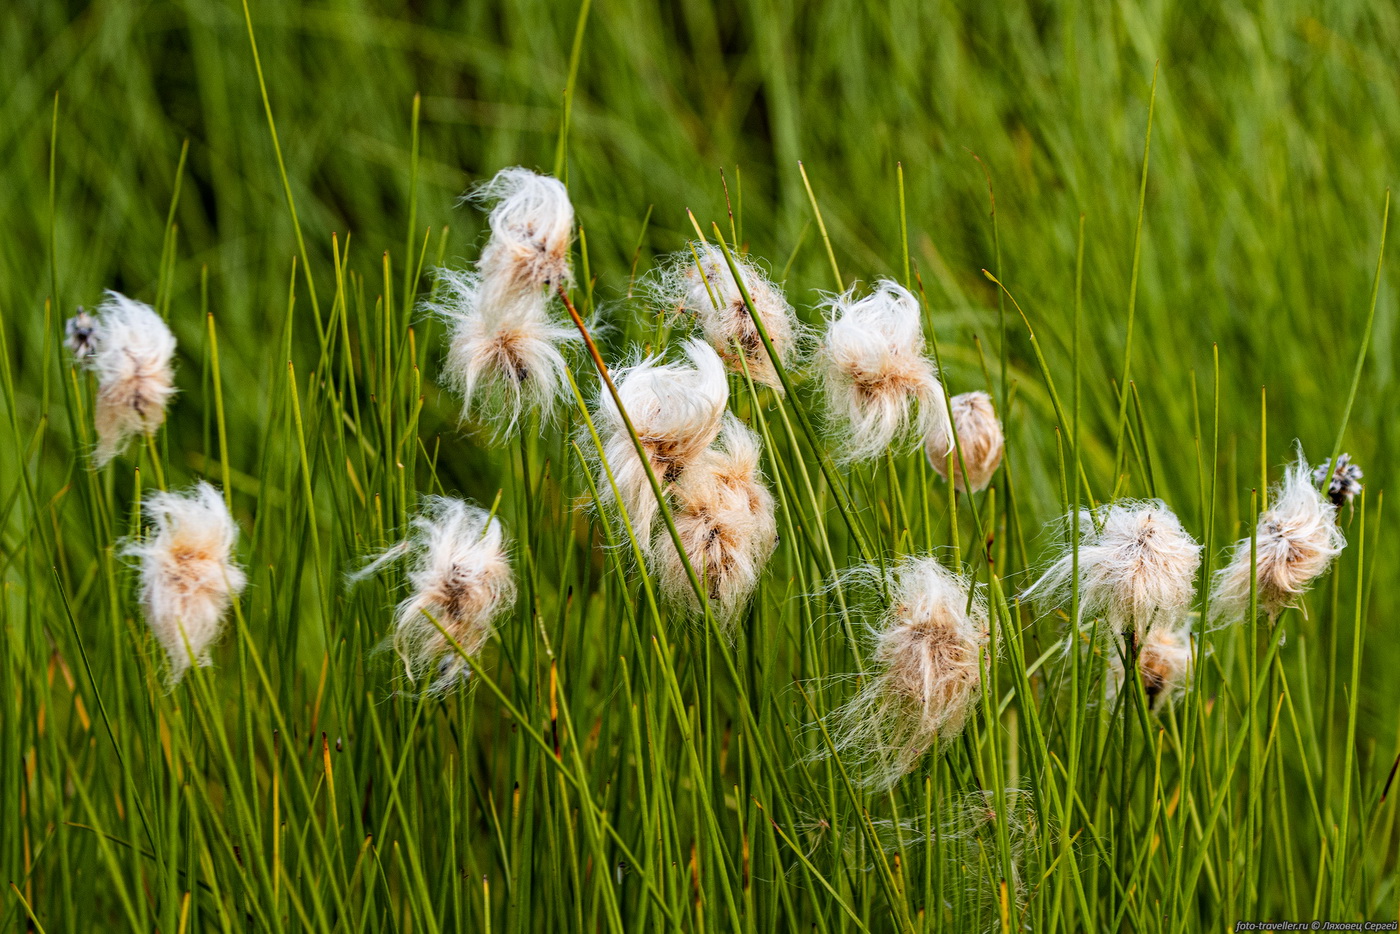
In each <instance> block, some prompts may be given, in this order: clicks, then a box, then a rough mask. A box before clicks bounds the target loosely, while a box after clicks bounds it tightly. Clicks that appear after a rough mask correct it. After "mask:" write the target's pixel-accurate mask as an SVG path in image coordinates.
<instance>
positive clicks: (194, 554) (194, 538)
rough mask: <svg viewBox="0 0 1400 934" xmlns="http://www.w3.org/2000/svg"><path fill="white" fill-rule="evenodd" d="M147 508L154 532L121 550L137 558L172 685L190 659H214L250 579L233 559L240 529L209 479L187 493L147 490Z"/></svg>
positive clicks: (144, 603)
mask: <svg viewBox="0 0 1400 934" xmlns="http://www.w3.org/2000/svg"><path fill="white" fill-rule="evenodd" d="M144 509H145V512H146V518H147V519H149V520H150V522H151V531H150V534H149V535H148V536H147V537H146V538H145V539H144V540H142V541H133V542H129V543H128V544H127V545H126V546H125V547H124V549H123V551H124V553H125V554H128V555H131V556H133V557H136V558H138V559H139V560H140V565H141V605H142V607H143V609H144V610H145V614H146V622H147V623H149V624H150V627H151V632H153V633H154V634H155V637H156V640H157V641H158V642H160V644H161V648H163V649H165V653H166V655H167V656H169V659H170V674H169V680H170V683H171V684H175V683H177V682H178V681H179V680H180V679H181V678H182V677H184V674H185V672H186V671H187V670H188V669H189V667H190V665H191V664H196V665H208V664H209V650H210V648H211V647H212V646H213V644H214V642H215V641H216V640H217V639H218V638H219V633H220V631H221V630H222V629H223V621H224V614H225V613H226V612H227V610H228V607H229V603H230V602H231V601H232V599H233V597H234V596H235V595H237V594H239V593H242V591H243V588H244V586H245V585H246V584H247V578H246V577H245V576H244V574H243V571H242V569H240V568H239V567H238V565H237V564H235V563H234V560H233V546H234V544H235V543H236V542H237V541H238V526H237V524H236V523H235V522H234V521H233V516H231V515H230V514H229V511H228V507H227V506H226V505H225V504H224V500H223V497H222V496H221V495H220V494H219V491H218V490H216V489H214V488H213V487H212V486H210V485H209V484H207V483H204V482H200V483H197V484H195V486H194V488H193V489H191V490H190V491H189V492H187V493H165V492H154V493H149V494H147V496H146V501H145V504H144Z"/></svg>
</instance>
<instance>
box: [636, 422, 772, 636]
mask: <svg viewBox="0 0 1400 934" xmlns="http://www.w3.org/2000/svg"><path fill="white" fill-rule="evenodd" d="M760 452H761V445H760V442H759V439H758V435H756V434H754V432H753V431H752V430H750V429H749V428H748V427H746V426H745V425H744V424H743V423H742V422H740V421H739V420H738V419H737V418H735V417H733V416H732V415H731V416H728V417H727V418H726V419H725V426H724V433H723V435H722V436H721V438H720V442H719V445H718V446H717V447H714V448H711V449H710V450H708V451H705V452H704V453H703V454H701V455H700V457H699V458H697V459H696V461H695V462H694V463H693V464H691V465H689V466H688V467H686V469H685V470H684V471H683V472H682V473H681V475H680V477H679V478H678V479H677V480H676V482H675V484H674V486H673V487H672V498H673V502H674V506H673V519H674V521H675V524H676V531H677V532H678V533H679V534H680V539H681V543H682V545H683V546H684V547H685V553H686V557H687V558H688V559H689V561H690V564H691V567H692V568H693V569H694V570H695V573H696V574H697V575H698V576H699V578H700V582H701V584H702V585H703V586H705V587H706V588H707V589H708V594H707V596H708V598H709V602H710V608H711V612H713V613H714V615H715V618H716V619H717V620H718V621H719V622H720V623H721V624H722V625H726V626H728V625H733V623H734V622H735V620H736V618H737V616H738V614H739V612H740V611H741V610H742V609H743V608H744V606H745V605H746V604H747V603H748V600H749V597H750V596H751V595H752V594H753V591H754V588H755V587H756V586H757V585H758V580H759V578H760V577H761V576H762V574H763V568H764V566H765V565H766V564H767V563H768V558H769V557H770V556H771V555H772V553H773V548H774V546H775V545H776V543H777V540H778V525H777V519H776V518H775V516H774V503H773V494H772V493H770V492H769V491H768V487H767V486H765V485H764V483H763V478H762V476H761V474H760V473H759V457H760ZM650 558H651V564H652V566H653V571H654V573H655V575H656V578H657V582H658V583H659V584H660V587H661V591H662V593H663V594H665V595H666V596H667V597H668V598H670V599H671V600H673V601H675V602H678V603H682V604H684V605H686V606H688V607H690V608H691V609H692V610H696V611H698V610H699V608H700V607H699V603H698V601H697V600H696V597H695V590H694V588H693V587H692V586H691V584H690V579H689V577H688V576H687V575H686V572H685V566H684V565H683V564H682V563H681V560H680V555H679V554H678V553H677V551H676V547H675V543H674V541H673V540H672V539H671V534H670V531H669V530H668V529H666V528H664V527H662V526H658V527H657V529H656V531H655V533H654V535H653V539H652V545H651V551H650Z"/></svg>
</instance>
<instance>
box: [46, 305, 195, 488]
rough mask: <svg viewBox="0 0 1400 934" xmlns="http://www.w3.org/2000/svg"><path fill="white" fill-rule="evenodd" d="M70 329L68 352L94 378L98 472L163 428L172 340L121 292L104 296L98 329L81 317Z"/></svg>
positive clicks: (170, 388) (156, 319)
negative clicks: (136, 438) (130, 446)
mask: <svg viewBox="0 0 1400 934" xmlns="http://www.w3.org/2000/svg"><path fill="white" fill-rule="evenodd" d="M83 319H87V320H83ZM70 324H72V325H73V327H72V328H71V329H70V331H69V345H70V347H71V348H72V349H73V351H74V354H75V355H76V356H77V357H78V359H79V360H80V361H82V363H83V365H84V366H86V367H88V369H90V370H92V371H93V372H94V373H95V374H97V406H96V412H95V417H94V423H95V425H96V428H97V450H96V451H95V452H94V459H95V460H96V462H97V465H98V466H99V467H100V466H103V465H105V464H107V463H109V462H110V461H111V460H112V458H114V457H116V456H117V455H118V454H120V453H121V452H122V451H123V450H124V449H125V448H126V445H127V442H128V441H129V440H130V439H131V438H132V437H133V436H135V435H151V434H154V433H155V432H156V430H157V429H159V428H160V426H161V425H163V424H164V423H165V407H166V405H167V404H168V403H169V402H170V397H171V396H173V395H174V394H175V382H174V380H175V375H174V371H173V369H172V367H171V358H172V357H174V356H175V335H174V334H171V333H170V328H169V327H167V326H166V323H165V322H164V321H163V320H162V319H161V317H160V315H158V314H156V312H155V309H153V308H151V306H149V305H146V304H143V303H141V302H138V301H134V300H132V299H130V298H127V297H126V296H125V295H122V294H121V293H120V292H110V291H109V292H108V293H107V295H106V297H105V298H104V299H103V300H102V304H101V305H99V306H98V308H97V320H96V323H93V322H92V319H91V316H88V315H86V314H82V313H80V314H79V315H78V316H77V317H76V318H74V319H73V322H70ZM85 328H86V329H87V333H86V334H84V333H83V330H84V329H85Z"/></svg>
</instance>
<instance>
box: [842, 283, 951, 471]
mask: <svg viewBox="0 0 1400 934" xmlns="http://www.w3.org/2000/svg"><path fill="white" fill-rule="evenodd" d="M826 305H827V326H826V334H825V335H824V337H823V338H822V341H821V345H820V347H819V348H818V351H817V372H818V375H819V377H820V380H821V385H822V389H823V391H824V394H825V398H826V409H827V423H828V427H829V428H830V430H831V433H832V442H831V448H832V451H833V452H834V453H835V455H836V457H837V459H838V460H840V461H843V462H847V463H849V462H855V461H862V460H868V459H870V458H872V457H877V456H879V455H881V454H883V453H884V452H885V451H887V450H890V449H900V448H904V447H907V446H909V445H910V444H912V443H913V442H914V441H915V440H919V441H922V440H924V439H926V438H929V437H931V436H933V435H935V434H938V433H941V434H942V435H944V436H945V437H951V436H950V435H949V434H948V428H947V418H948V413H947V409H946V404H945V402H944V396H943V387H942V385H941V384H940V383H939V381H938V372H937V370H936V369H935V368H934V365H933V361H932V360H930V359H929V358H928V357H927V356H925V354H924V333H923V324H922V321H921V319H920V312H919V302H918V300H917V299H915V298H914V296H913V295H912V294H911V293H910V292H909V290H908V289H906V288H904V287H903V286H901V285H899V284H898V283H896V282H894V281H892V280H889V279H882V280H881V281H879V282H877V283H876V284H875V290H874V291H873V292H871V293H870V294H869V295H867V296H865V297H864V298H857V297H856V295H855V292H854V290H851V291H848V292H845V293H843V294H841V295H837V296H834V297H832V298H831V299H829V300H828V301H827V303H826Z"/></svg>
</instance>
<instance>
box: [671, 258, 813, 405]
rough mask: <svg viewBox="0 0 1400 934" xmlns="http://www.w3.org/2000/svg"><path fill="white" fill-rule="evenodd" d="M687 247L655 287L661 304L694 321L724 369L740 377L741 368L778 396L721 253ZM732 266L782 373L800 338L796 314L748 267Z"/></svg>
mask: <svg viewBox="0 0 1400 934" xmlns="http://www.w3.org/2000/svg"><path fill="white" fill-rule="evenodd" d="M693 246H694V250H695V252H694V253H692V252H691V251H690V250H682V251H681V252H679V253H677V254H676V255H675V256H674V257H673V259H672V261H671V264H670V267H669V269H668V270H667V271H666V273H665V274H664V275H663V276H662V279H661V285H660V288H659V291H660V293H661V299H662V301H664V302H665V303H666V304H668V305H670V306H671V307H674V308H678V309H680V310H682V311H685V312H688V313H689V314H692V315H694V316H695V320H696V322H697V324H698V325H699V327H700V332H701V333H702V334H703V335H704V336H705V340H706V341H708V342H709V344H710V346H711V347H713V348H714V349H715V350H716V351H717V352H718V353H719V355H720V356H721V357H722V358H723V359H724V362H725V363H726V364H727V365H728V367H729V369H731V370H733V371H734V372H736V373H743V372H744V369H745V367H746V366H747V369H748V372H749V375H750V376H751V377H752V378H753V381H754V382H755V383H759V384H761V385H765V386H771V387H772V388H774V389H776V390H778V391H779V392H781V391H782V385H783V384H782V381H781V380H780V379H779V378H778V371H777V369H776V368H775V367H774V366H773V361H772V360H771V359H770V358H769V356H768V351H767V350H766V349H765V348H764V346H763V339H762V337H761V336H760V335H759V333H758V328H757V326H755V325H754V322H753V316H751V315H750V314H749V309H748V305H747V304H745V302H744V295H743V293H742V292H741V291H740V290H739V283H738V282H737V281H736V280H735V278H734V273H733V272H732V271H731V270H730V268H729V263H728V261H727V260H726V259H725V257H724V252H723V251H722V250H720V248H719V247H716V246H711V245H710V244H707V243H696V244H693ZM697 256H698V257H699V264H698V265H697V263H696V257H697ZM734 265H735V267H737V268H738V270H739V275H740V277H741V278H742V279H743V283H744V288H746V289H748V292H749V298H750V299H752V300H753V310H754V313H755V314H757V315H758V319H759V320H760V321H762V322H763V328H764V330H765V331H767V332H768V340H769V341H770V342H771V343H772V344H773V350H774V352H775V353H776V354H777V357H778V362H779V363H781V364H782V366H783V367H784V368H785V369H786V368H787V367H788V366H789V365H790V364H791V363H792V362H793V358H794V354H795V352H796V349H797V343H798V339H799V337H800V334H801V328H800V326H799V323H798V320H797V315H796V313H795V312H794V311H793V309H792V305H790V304H789V303H788V300H787V298H786V297H785V296H784V295H783V293H782V290H781V289H779V288H778V287H777V286H776V285H774V284H773V282H771V281H770V280H769V279H768V277H767V276H765V275H764V274H763V272H762V271H761V270H760V269H759V268H758V267H757V266H755V265H754V264H753V263H752V262H746V261H744V260H741V259H739V258H738V257H735V259H734Z"/></svg>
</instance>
